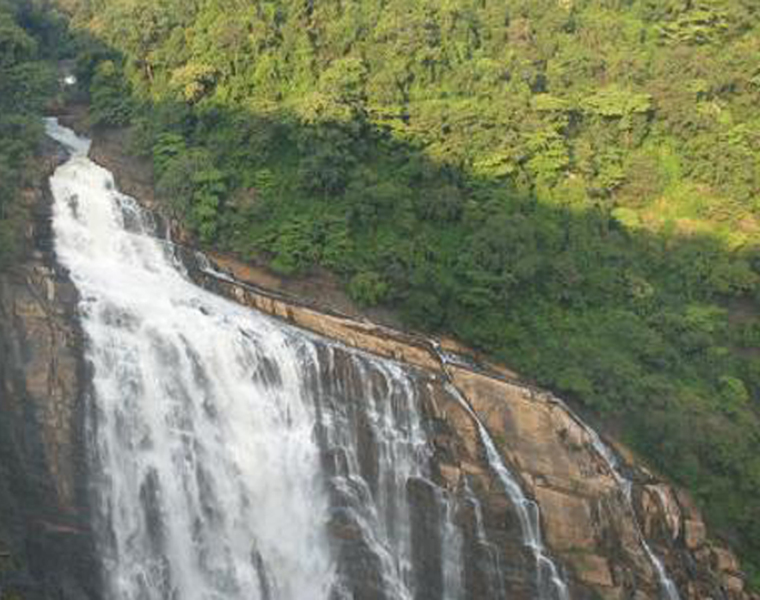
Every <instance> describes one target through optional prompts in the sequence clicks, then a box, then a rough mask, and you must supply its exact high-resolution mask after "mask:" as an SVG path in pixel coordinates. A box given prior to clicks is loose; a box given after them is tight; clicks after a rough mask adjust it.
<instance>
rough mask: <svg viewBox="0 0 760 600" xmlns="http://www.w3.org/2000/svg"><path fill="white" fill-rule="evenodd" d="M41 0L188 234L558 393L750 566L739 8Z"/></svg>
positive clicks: (754, 481) (749, 222)
mask: <svg viewBox="0 0 760 600" xmlns="http://www.w3.org/2000/svg"><path fill="white" fill-rule="evenodd" d="M59 4H60V5H61V6H62V8H63V9H64V10H66V11H68V13H69V14H70V15H71V17H72V19H73V23H74V25H75V28H74V31H75V32H76V35H77V36H78V38H79V42H78V43H79V51H78V58H79V76H80V80H81V81H82V82H83V84H84V85H85V86H87V87H88V89H89V91H90V94H91V99H92V105H93V111H94V115H95V120H96V122H97V123H100V124H127V123H131V125H132V128H133V132H134V135H133V146H134V151H135V152H136V153H139V154H143V155H147V156H150V157H152V159H153V162H154V168H155V174H156V180H157V187H158V190H159V192H160V193H161V195H162V196H163V198H164V201H165V202H166V206H167V209H168V210H171V211H173V212H174V213H175V214H177V215H178V216H180V217H181V218H182V219H184V221H185V222H186V224H187V225H188V226H189V227H190V228H191V229H192V230H193V231H194V232H195V234H196V235H197V236H198V239H199V240H200V241H201V242H202V243H203V244H206V245H208V246H214V247H217V248H220V249H223V250H227V251H232V252H235V253H237V254H238V255H240V256H241V257H243V258H247V259H251V260H257V261H261V262H266V263H267V264H270V265H271V266H272V267H273V268H274V269H276V270H279V271H280V272H283V273H298V272H304V271H308V270H309V269H313V268H315V267H321V268H326V269H329V270H331V271H333V272H335V273H337V274H338V275H339V276H340V277H341V278H342V279H343V280H344V281H345V284H346V286H347V289H348V290H349V292H350V293H351V294H352V295H353V297H354V298H355V299H357V300H358V301H360V302H363V303H366V304H382V305H386V306H389V307H392V308H394V309H395V310H397V311H398V312H399V313H400V314H401V315H402V316H403V317H404V318H405V319H406V320H407V322H408V323H409V324H410V325H411V326H413V327H417V328H423V329H427V330H439V331H445V332H447V333H450V334H453V335H455V336H456V337H458V338H460V339H462V340H464V341H465V342H467V343H468V344H471V345H473V346H476V347H477V348H479V349H480V350H483V351H485V352H487V353H489V354H491V355H492V356H494V357H496V358H498V359H500V360H503V361H505V362H507V363H508V364H510V365H511V366H513V367H514V368H516V369H518V370H519V371H521V372H522V373H523V374H524V375H526V376H529V377H531V378H532V379H534V380H536V381H537V382H539V383H541V384H543V385H546V386H549V387H551V388H552V389H555V390H557V391H559V392H562V393H563V394H564V395H566V396H568V397H571V398H574V399H575V400H576V402H577V403H578V404H579V405H581V406H583V407H584V408H585V409H586V410H588V411H593V412H595V413H597V414H598V415H600V416H601V417H602V418H603V419H605V420H606V421H607V422H608V423H609V424H610V426H611V427H615V428H618V429H619V430H620V431H621V433H622V435H623V437H624V438H625V439H626V440H627V441H628V442H629V443H630V444H631V445H632V446H633V447H634V448H636V449H637V450H638V451H639V452H641V453H642V454H643V455H645V456H646V457H648V458H649V460H650V461H651V462H652V463H653V464H654V465H655V466H657V467H659V468H660V469H662V470H664V471H665V472H667V473H668V474H669V475H670V476H672V477H673V478H675V479H676V480H678V481H679V482H681V483H683V484H686V485H687V486H689V487H690V489H691V490H692V491H693V492H694V494H695V496H696V497H697V498H698V499H699V501H700V502H701V503H702V505H703V506H704V507H705V508H706V511H707V515H708V518H709V519H710V520H711V521H712V522H713V523H714V524H715V525H716V526H718V528H719V529H720V530H721V531H723V532H724V534H725V535H726V536H727V537H728V538H729V539H730V540H731V541H732V542H733V543H734V544H735V546H736V547H737V548H738V549H739V550H740V551H741V552H742V553H743V555H744V558H745V564H747V565H750V568H751V569H752V570H753V571H755V572H756V570H757V565H760V500H759V499H758V494H757V491H758V489H760V452H758V450H760V448H759V446H760V439H759V438H758V435H759V432H760V427H758V425H760V423H758V401H759V400H760V355H759V354H758V342H759V341H760V319H758V316H757V313H756V310H755V307H754V303H755V298H756V297H757V293H758V281H759V280H758V270H759V269H760V253H759V252H758V244H757V242H758V221H757V219H758V214H757V209H758V204H757V202H758V199H759V195H758V192H759V189H760V136H759V135H758V131H760V122H759V121H758V119H759V118H760V117H759V115H758V113H757V109H756V106H757V105H758V101H760V70H758V64H757V60H756V59H757V56H758V52H759V51H760V37H759V36H758V22H759V21H760V18H759V17H760V14H759V11H760V8H758V7H757V4H756V2H753V1H751V0H697V1H689V2H687V1H685V0H668V1H666V2H654V1H651V0H635V1H631V2H625V3H622V2H611V1H604V0H596V1H591V0H584V1H579V0H576V1H575V2H573V1H572V0H567V1H559V2H557V1H556V0H510V1H508V2H492V1H490V0H479V1H475V0H448V1H446V2H441V1H438V0H436V1H433V0H429V1H420V2H414V3H410V2H404V1H401V0H389V1H381V0H356V1H352V2H348V1H338V0H330V1H320V2H318V3H316V2H301V1H295V0H273V1H268V2H263V1H253V0H237V1H235V2H228V1H227V2H221V1H219V0H195V1H194V2H182V1H180V0H150V1H148V0H98V1H97V2H94V1H93V2H90V1H84V0H60V2H59ZM752 565H754V566H752Z"/></svg>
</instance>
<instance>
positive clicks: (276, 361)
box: [46, 119, 463, 600]
mask: <svg viewBox="0 0 760 600" xmlns="http://www.w3.org/2000/svg"><path fill="white" fill-rule="evenodd" d="M46 128H47V132H48V134H49V135H50V136H51V137H53V138H54V139H56V140H58V141H59V142H61V143H62V144H63V145H64V146H66V147H67V148H68V149H69V151H70V153H71V158H70V160H68V161H67V162H66V163H65V164H63V165H62V166H61V167H59V168H58V169H57V170H56V172H55V174H54V175H53V177H52V178H51V181H50V183H51V188H52V191H53V196H54V199H55V202H54V207H53V213H54V218H53V225H54V232H55V248H56V254H57V257H58V259H59V260H60V262H61V263H62V264H63V265H64V266H66V267H67V268H68V269H69V271H70V273H71V277H72V280H73V281H74V283H75V284H76V286H77V288H78V290H79V292H80V296H81V301H80V314H81V320H82V326H83V329H84V331H85V334H86V337H87V341H88V347H87V358H88V360H89V361H90V362H91V364H92V366H93V382H92V398H91V402H90V409H89V411H88V412H89V418H88V433H89V447H90V454H91V463H92V471H93V474H92V479H93V487H94V488H95V490H94V491H95V497H96V502H95V506H94V513H95V519H96V531H97V532H98V537H99V540H98V542H99V545H100V550H101V555H102V561H103V568H104V571H105V579H106V582H107V597H108V598H111V599H114V600H222V599H225V600H236V599H239V600H243V599H245V600H320V599H323V600H328V599H329V600H338V599H340V598H353V597H378V598H380V597H382V598H384V599H387V600H412V599H413V598H431V597H438V598H445V599H446V600H458V599H459V598H461V597H462V594H463V591H462V583H461V575H460V573H461V568H462V567H461V565H462V556H461V553H462V548H461V532H459V530H458V528H457V526H456V525H455V524H454V519H453V515H454V512H455V510H454V505H453V499H452V498H449V496H448V495H447V494H446V493H444V492H443V491H442V490H441V489H440V488H438V487H436V486H435V485H434V484H433V483H432V482H431V481H430V473H429V464H428V463H429V461H430V457H431V452H432V451H431V446H430V443H429V441H428V436H427V432H426V431H425V427H424V424H423V422H422V420H421V408H420V406H419V403H420V401H419V398H418V397H417V396H418V394H417V388H416V387H415V384H414V380H413V377H412V375H410V373H408V372H407V371H406V370H405V369H403V368H402V367H401V366H400V365H398V364H396V363H393V362H390V361H383V360H380V359H376V358H372V357H369V356H365V355H363V354H361V353H357V352H350V351H347V350H346V349H344V348H342V347H340V346H338V345H334V344H330V343H328V342H325V341H324V340H320V339H318V338H316V337H315V336H310V335H308V334H305V333H303V332H301V331H298V330H295V329H292V328H289V327H287V326H285V325H283V324H281V323H279V322H277V321H275V320H272V319H270V318H268V317H265V316H263V315H260V314H259V313H256V312H254V311H250V310H247V309H244V308H243V307H240V306H238V305H236V304H233V303H232V302H229V301H226V300H224V299H221V298H220V297H218V296H215V295H213V294H211V293H209V292H206V291H205V290H203V289H201V288H199V287H197V286H195V285H193V284H192V283H191V282H190V281H189V279H188V278H187V277H186V275H185V272H184V269H183V268H182V266H181V265H180V264H179V262H178V260H177V259H176V257H175V256H174V254H173V250H174V249H173V246H172V245H171V244H170V243H166V242H165V241H162V240H158V239H156V237H155V233H156V231H155V226H154V225H153V223H152V221H151V219H150V218H148V216H147V215H146V214H145V213H144V212H143V211H142V210H141V209H140V207H139V206H138V205H137V203H136V202H135V201H134V200H133V199H132V198H130V197H128V196H125V195H123V194H121V193H120V192H119V191H118V190H116V188H115V185H114V182H113V178H112V176H111V174H110V173H109V172H108V171H106V170H104V169H102V168H101V167H99V166H97V165H96V164H94V163H93V162H91V161H90V160H89V159H88V158H87V152H88V148H89V142H88V141H87V140H83V139H81V138H78V137H77V136H75V135H74V134H73V133H72V132H71V131H70V130H68V129H65V128H63V127H60V126H59V125H58V124H57V122H56V121H55V120H53V119H49V120H47V121H46ZM201 268H204V265H203V264H201ZM205 268H209V266H208V265H205ZM411 494H416V496H417V498H418V499H419V501H420V502H422V503H423V504H419V503H418V504H414V503H411V502H410V495H411ZM425 502H426V503H427V504H424V503H425ZM420 506H421V507H422V509H424V510H422V512H420V509H419V507H420ZM415 507H417V508H415ZM427 508H429V509H430V510H429V511H427V510H426V509H427ZM413 509H414V510H418V513H417V516H420V515H421V516H422V517H424V518H413V515H412V510H413ZM430 514H435V515H438V516H437V517H436V518H434V519H431V518H430ZM423 546H424V548H423ZM428 547H429V549H430V550H431V552H432V553H433V554H436V553H437V555H439V560H438V562H437V563H436V561H427V560H426V561H420V560H419V559H418V558H419V557H418V555H419V553H420V551H421V550H420V549H421V548H423V550H425V551H427V549H428ZM357 586H359V587H362V586H363V589H364V590H365V592H366V595H362V594H358V595H357V594H356V593H355V590H356V589H357ZM425 586H427V588H428V589H427V590H426V589H423V588H425ZM430 590H438V591H436V592H434V593H433V594H432V595H431V592H430ZM425 594H426V595H425Z"/></svg>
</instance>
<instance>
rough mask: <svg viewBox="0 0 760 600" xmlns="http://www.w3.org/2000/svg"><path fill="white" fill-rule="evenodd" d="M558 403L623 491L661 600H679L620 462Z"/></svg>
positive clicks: (592, 431)
mask: <svg viewBox="0 0 760 600" xmlns="http://www.w3.org/2000/svg"><path fill="white" fill-rule="evenodd" d="M558 402H560V404H561V406H563V407H564V408H565V410H567V411H568V412H569V413H570V414H571V415H573V417H574V418H575V421H576V422H577V423H578V424H580V425H581V427H582V428H583V429H584V430H585V431H586V433H587V434H588V436H589V438H590V439H591V445H592V446H593V447H594V449H595V450H596V451H597V453H598V454H599V455H600V456H601V457H602V458H603V459H604V461H605V462H606V463H607V466H608V467H609V468H610V471H611V472H612V475H613V477H614V478H615V480H616V481H617V483H618V485H619V486H620V488H621V490H622V491H623V495H624V496H625V499H626V504H627V505H628V510H629V512H630V514H631V516H632V519H633V522H634V523H635V524H636V533H637V535H638V537H639V540H640V542H641V547H642V548H643V550H644V553H645V554H646V555H647V558H648V559H649V561H650V562H651V563H652V566H653V567H654V570H655V572H656V573H657V580H658V581H659V584H660V590H661V592H662V597H663V599H664V600H680V595H679V593H678V588H677V587H676V584H675V583H674V582H673V580H672V579H671V578H670V576H669V575H668V572H667V569H665V565H664V564H663V562H662V560H660V558H659V557H658V556H657V555H656V554H655V553H654V551H653V550H652V548H651V546H650V545H649V543H648V542H647V540H646V538H645V537H644V532H643V531H642V530H641V526H640V525H639V522H638V517H637V515H636V511H635V510H634V508H633V481H632V480H631V479H629V478H628V477H626V476H625V474H624V472H623V469H622V465H621V464H620V460H619V459H618V457H617V454H615V452H613V450H612V448H610V447H609V446H608V445H607V444H606V443H605V442H604V441H603V440H602V438H601V437H600V436H599V434H598V433H597V432H596V431H595V430H594V429H592V428H591V427H589V426H588V425H586V424H585V423H584V422H583V421H582V420H581V419H580V417H578V416H577V415H576V414H575V413H574V412H572V411H571V410H570V408H569V407H568V406H566V405H565V404H564V403H563V402H561V401H558Z"/></svg>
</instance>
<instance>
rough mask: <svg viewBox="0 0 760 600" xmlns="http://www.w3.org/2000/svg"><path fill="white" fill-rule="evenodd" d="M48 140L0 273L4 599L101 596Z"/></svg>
mask: <svg viewBox="0 0 760 600" xmlns="http://www.w3.org/2000/svg"><path fill="white" fill-rule="evenodd" d="M62 158H63V157H62V154H61V152H60V150H59V149H57V148H56V147H54V146H52V145H47V146H46V147H45V154H44V156H43V157H42V158H41V159H40V163H41V168H40V171H41V175H40V178H39V183H38V185H37V186H35V187H33V188H31V189H27V190H25V191H24V195H23V202H24V203H25V205H26V207H25V208H26V209H28V211H29V212H30V214H31V217H32V218H31V219H30V222H29V224H28V227H27V230H26V231H25V232H24V233H25V245H24V257H23V260H22V261H20V262H18V263H17V264H15V265H14V266H13V267H12V268H10V269H9V270H7V271H5V272H0V597H2V598H5V597H9V598H10V597H13V595H14V594H15V595H16V597H18V598H23V599H27V598H61V599H77V600H79V599H84V598H96V597H98V589H99V582H98V575H97V573H98V568H97V564H96V563H95V562H94V551H93V547H92V538H91V536H90V530H89V518H88V514H87V496H88V494H87V488H86V458H85V451H84V439H83V438H84V433H83V429H82V423H83V418H82V417H83V410H84V407H83V402H84V394H83V392H84V387H85V386H84V382H85V381H86V372H85V365H84V362H83V359H82V356H83V353H82V340H81V334H80V331H79V329H78V325H77V319H76V316H75V315H76V302H77V294H76V290H75V289H74V286H73V285H72V284H71V282H70V281H69V279H68V277H67V275H66V273H65V272H63V271H62V270H61V269H60V268H59V267H58V266H57V265H56V263H55V260H54V256H53V245H52V233H51V229H50V221H51V215H50V209H51V198H50V196H49V192H48V189H47V185H46V179H47V175H48V174H49V173H50V172H52V170H53V169H54V168H55V166H56V165H57V164H58V162H60V161H61V160H62Z"/></svg>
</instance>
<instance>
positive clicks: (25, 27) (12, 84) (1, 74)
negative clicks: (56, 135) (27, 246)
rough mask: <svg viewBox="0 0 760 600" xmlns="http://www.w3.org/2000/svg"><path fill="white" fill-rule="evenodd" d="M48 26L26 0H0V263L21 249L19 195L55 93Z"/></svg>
mask: <svg viewBox="0 0 760 600" xmlns="http://www.w3.org/2000/svg"><path fill="white" fill-rule="evenodd" d="M46 30H50V26H49V25H48V24H46V17H45V14H44V13H43V12H42V11H41V10H39V9H37V8H35V7H33V6H32V5H31V3H30V2H26V1H24V0H0V140H2V143H0V268H3V267H4V266H7V265H8V264H11V263H12V260H13V259H14V257H15V256H16V255H17V253H18V251H19V248H20V234H21V233H22V232H23V228H24V223H25V221H26V219H27V218H28V215H27V211H26V208H27V207H25V206H24V205H23V204H22V203H21V202H19V194H20V190H21V188H22V187H23V186H24V185H26V184H28V183H29V182H30V180H31V179H32V178H33V177H34V175H33V174H32V173H34V172H35V167H36V165H35V164H34V161H33V160H32V159H33V157H34V154H35V151H36V149H37V147H38V145H39V141H40V139H41V137H42V130H43V128H42V122H41V120H40V118H41V116H42V112H43V108H44V105H45V102H46V101H47V100H48V99H49V98H50V96H51V95H52V94H53V93H54V92H55V81H56V80H55V68H54V66H53V65H52V63H51V62H50V61H49V60H47V57H46V56H44V54H45V52H44V51H43V50H44V47H45V43H44V41H43V39H42V37H41V34H42V33H43V32H45V31H46ZM59 32H60V28H59ZM43 37H44V36H43Z"/></svg>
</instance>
